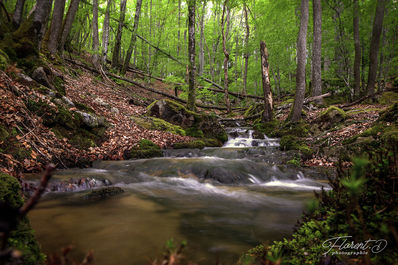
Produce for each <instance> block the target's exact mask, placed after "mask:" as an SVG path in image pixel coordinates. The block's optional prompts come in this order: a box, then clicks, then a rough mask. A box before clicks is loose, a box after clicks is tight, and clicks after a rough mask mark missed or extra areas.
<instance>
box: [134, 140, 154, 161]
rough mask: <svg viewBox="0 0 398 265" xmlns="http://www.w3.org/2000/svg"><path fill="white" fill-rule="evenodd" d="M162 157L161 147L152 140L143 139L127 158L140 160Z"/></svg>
mask: <svg viewBox="0 0 398 265" xmlns="http://www.w3.org/2000/svg"><path fill="white" fill-rule="evenodd" d="M158 156H162V150H161V149H160V147H159V146H158V145H157V144H155V143H153V142H152V141H150V140H147V139H142V140H141V141H139V143H138V145H137V146H136V147H134V148H133V149H131V151H130V154H129V155H128V157H127V158H133V159H140V158H151V157H158Z"/></svg>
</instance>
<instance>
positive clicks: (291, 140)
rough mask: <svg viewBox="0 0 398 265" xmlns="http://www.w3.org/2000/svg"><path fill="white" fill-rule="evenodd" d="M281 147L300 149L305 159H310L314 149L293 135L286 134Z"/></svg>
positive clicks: (284, 149)
mask: <svg viewBox="0 0 398 265" xmlns="http://www.w3.org/2000/svg"><path fill="white" fill-rule="evenodd" d="M280 149H281V150H282V151H288V150H298V151H300V154H301V156H302V158H303V159H308V158H310V157H311V156H312V154H313V150H312V149H311V148H310V147H309V146H308V145H306V144H305V143H304V142H303V141H302V140H300V138H298V137H295V136H293V135H285V136H283V137H282V138H281V140H280Z"/></svg>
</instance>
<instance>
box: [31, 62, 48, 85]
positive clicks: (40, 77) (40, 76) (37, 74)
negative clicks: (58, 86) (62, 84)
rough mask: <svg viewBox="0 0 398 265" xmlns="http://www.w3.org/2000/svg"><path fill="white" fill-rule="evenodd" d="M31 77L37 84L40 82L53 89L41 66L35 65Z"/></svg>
mask: <svg viewBox="0 0 398 265" xmlns="http://www.w3.org/2000/svg"><path fill="white" fill-rule="evenodd" d="M32 78H33V79H34V80H35V81H36V82H38V83H39V84H42V85H43V86H46V87H48V88H51V89H53V86H52V85H51V83H50V80H49V79H48V76H47V73H46V72H45V70H44V68H43V67H42V66H40V67H37V68H36V69H35V70H34V71H33V73H32Z"/></svg>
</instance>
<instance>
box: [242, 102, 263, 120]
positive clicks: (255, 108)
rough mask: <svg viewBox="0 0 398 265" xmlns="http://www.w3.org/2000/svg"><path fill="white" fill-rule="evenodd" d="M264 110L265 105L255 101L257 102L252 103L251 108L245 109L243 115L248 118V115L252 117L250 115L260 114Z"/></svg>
mask: <svg viewBox="0 0 398 265" xmlns="http://www.w3.org/2000/svg"><path fill="white" fill-rule="evenodd" d="M262 111H264V105H263V104H258V103H255V104H252V105H250V107H249V108H247V110H246V111H245V113H244V114H243V116H244V117H245V118H247V117H250V116H254V115H256V114H260V113H261V112H262Z"/></svg>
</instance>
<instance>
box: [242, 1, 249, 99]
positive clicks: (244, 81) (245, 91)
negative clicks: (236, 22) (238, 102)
mask: <svg viewBox="0 0 398 265" xmlns="http://www.w3.org/2000/svg"><path fill="white" fill-rule="evenodd" d="M243 12H244V14H245V24H246V36H245V53H244V58H245V70H244V73H243V95H246V94H247V67H248V64H249V36H250V27H249V18H248V15H247V6H246V2H243Z"/></svg>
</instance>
